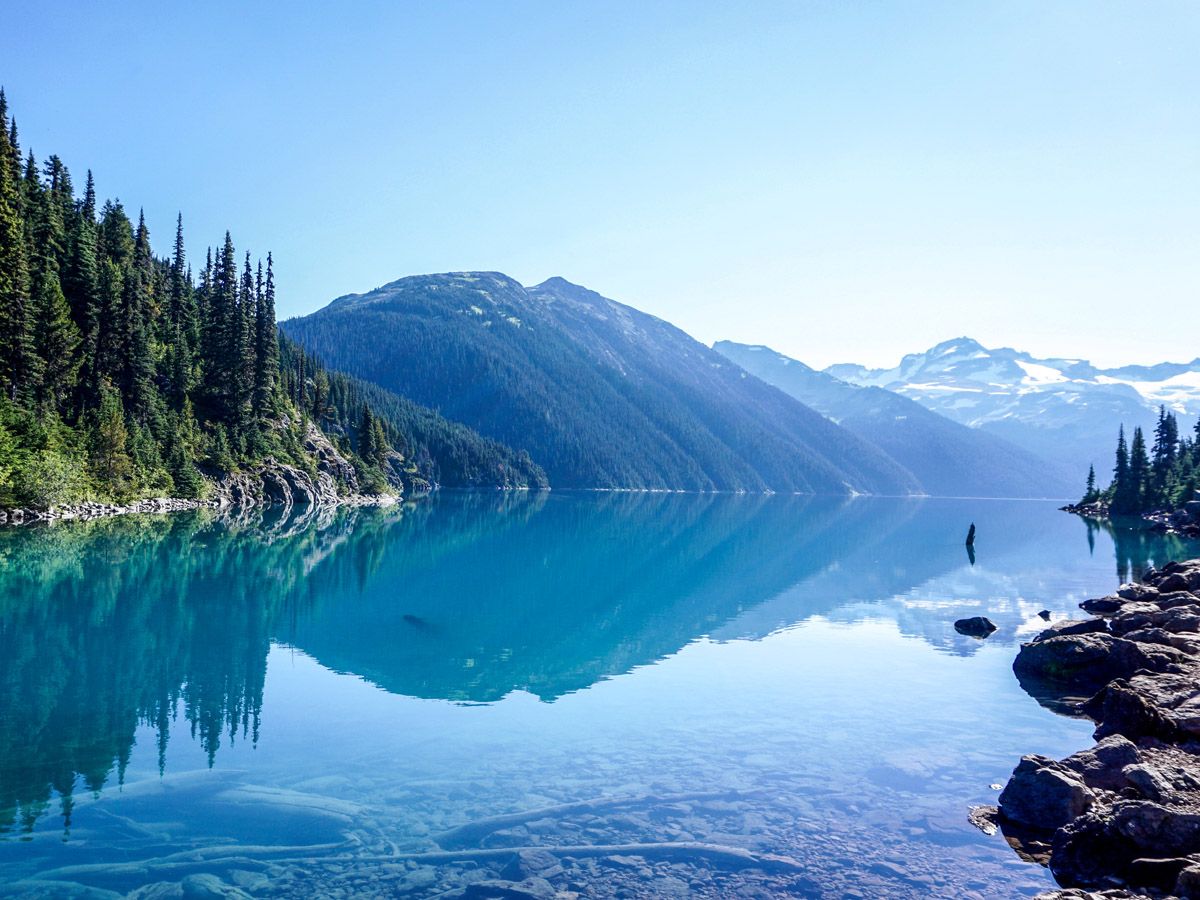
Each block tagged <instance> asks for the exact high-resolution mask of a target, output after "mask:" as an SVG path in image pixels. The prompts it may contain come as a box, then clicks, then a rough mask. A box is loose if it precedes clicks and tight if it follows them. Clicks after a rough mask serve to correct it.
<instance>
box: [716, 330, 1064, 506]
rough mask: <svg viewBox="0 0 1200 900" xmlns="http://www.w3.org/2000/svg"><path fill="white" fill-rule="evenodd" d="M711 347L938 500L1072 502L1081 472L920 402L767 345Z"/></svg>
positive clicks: (720, 343)
mask: <svg viewBox="0 0 1200 900" xmlns="http://www.w3.org/2000/svg"><path fill="white" fill-rule="evenodd" d="M713 349H714V350H716V351H717V352H718V353H720V354H721V355H722V356H725V357H727V358H728V359H730V360H731V361H733V362H735V363H737V364H738V365H739V366H741V367H742V368H743V369H745V370H746V371H747V372H750V373H751V374H752V375H757V376H758V377H759V378H761V379H762V380H763V381H765V382H767V384H773V385H775V387H777V388H779V389H780V390H781V391H783V392H785V393H787V394H790V395H791V396H793V397H795V398H796V399H797V400H799V401H800V402H801V403H804V404H806V405H808V406H811V407H812V408H813V409H815V410H817V411H818V412H821V413H824V414H825V415H827V416H829V417H830V418H831V419H833V420H834V421H835V422H837V423H838V424H839V425H841V426H842V427H843V428H845V429H847V430H848V431H851V432H853V433H854V434H856V435H858V436H859V437H860V438H862V439H863V440H864V441H868V442H870V443H872V444H874V445H875V446H876V447H878V448H879V449H880V450H882V451H883V452H884V453H886V454H888V455H889V456H890V457H891V458H892V459H894V460H896V461H897V462H898V463H900V464H901V465H902V466H904V467H905V468H906V469H908V470H909V471H910V472H912V473H913V474H915V475H916V476H917V478H918V479H920V481H921V485H922V487H923V488H924V489H925V491H926V492H927V493H929V494H933V495H935V496H940V497H1074V496H1075V495H1076V494H1077V493H1078V492H1079V485H1078V484H1077V483H1076V482H1077V481H1078V480H1079V477H1078V476H1079V473H1078V472H1077V471H1076V470H1074V469H1068V468H1067V467H1065V466H1059V465H1056V464H1053V463H1048V462H1046V461H1045V460H1043V459H1041V458H1039V457H1037V456H1035V455H1034V454H1032V453H1030V452H1029V451H1027V450H1024V449H1022V448H1020V447H1017V446H1016V445H1015V444H1010V443H1009V442H1007V441H1005V440H1003V439H1002V438H999V437H996V436H995V435H992V434H989V433H987V432H985V431H981V430H978V429H973V428H968V427H967V426H966V425H962V424H960V423H958V422H954V421H951V420H950V419H948V418H946V417H945V416H942V415H939V414H938V413H935V412H933V411H931V410H929V409H926V408H925V407H924V406H922V405H921V404H919V403H917V402H916V401H915V400H910V399H908V398H907V397H903V396H901V395H900V394H896V393H893V392H891V391H888V390H884V389H883V388H879V387H860V386H859V385H854V384H850V383H849V382H847V381H842V380H841V379H839V378H835V377H834V376H832V375H829V374H826V373H825V372H818V371H816V370H815V369H812V368H810V367H809V366H806V365H805V364H804V363H802V362H799V361H798V360H795V359H789V358H788V357H786V356H784V355H783V354H781V353H777V352H775V351H774V350H771V349H770V348H769V347H763V346H751V345H747V344H737V343H734V342H733V341H719V342H718V343H716V344H714V345H713Z"/></svg>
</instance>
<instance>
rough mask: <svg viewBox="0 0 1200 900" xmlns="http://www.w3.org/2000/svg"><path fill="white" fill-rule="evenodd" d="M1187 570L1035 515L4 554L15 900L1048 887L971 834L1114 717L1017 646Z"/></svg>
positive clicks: (808, 504) (804, 509) (391, 526)
mask: <svg viewBox="0 0 1200 900" xmlns="http://www.w3.org/2000/svg"><path fill="white" fill-rule="evenodd" d="M971 521H974V522H975V523H976V524H977V526H978V529H979V538H978V542H977V554H978V555H977V559H976V560H975V562H974V564H972V563H971V561H970V560H968V558H967V556H966V552H965V550H964V547H963V546H962V539H963V535H964V533H965V531H966V527H967V525H968V524H969V523H970V522H971ZM1196 552H1197V550H1196V547H1195V546H1193V545H1189V544H1187V543H1185V542H1181V541H1179V540H1177V539H1174V538H1166V537H1161V536H1151V535H1146V534H1139V533H1136V532H1131V531H1118V532H1112V531H1110V530H1102V529H1099V528H1096V527H1095V526H1091V527H1089V526H1088V525H1087V524H1086V523H1085V522H1083V521H1082V520H1080V519H1078V518H1074V517H1071V516H1068V515H1066V514H1064V513H1061V512H1058V511H1057V510H1056V509H1055V508H1054V505H1053V504H1049V503H1038V502H1026V501H965V500H956V501H940V500H881V499H856V500H851V501H843V500H832V499H820V498H797V497H753V496H679V495H571V494H558V493H556V494H552V495H549V496H502V495H491V494H487V495H484V494H473V495H472V494H468V495H454V494H444V495H442V496H439V497H436V498H434V499H431V500H429V501H424V502H421V503H419V504H416V505H410V506H405V507H403V508H394V509H385V510H370V509H363V510H359V509H344V510H338V511H333V512H322V513H319V514H315V515H300V516H290V517H280V516H279V515H278V514H275V515H271V514H267V515H266V516H263V515H262V514H247V515H245V516H242V517H234V518H223V517H219V516H216V515H214V514H212V513H210V512H198V513H195V514H184V515H176V516H172V517H150V518H147V517H136V518H135V517H127V518H122V519H112V520H104V521H98V522H92V523H74V524H72V523H66V524H63V525H59V526H56V527H52V528H42V529H8V530H0V894H18V895H31V896H39V895H40V896H48V897H49V896H69V895H76V896H97V897H99V896H112V895H113V894H114V893H115V894H127V893H134V894H135V895H136V896H139V897H146V898H148V897H175V896H185V895H186V896H213V897H215V896H222V895H223V896H245V895H249V896H278V895H288V896H320V895H332V896H417V897H420V896H439V895H443V894H446V892H451V893H449V894H448V896H455V895H456V892H459V891H461V890H462V889H464V888H468V891H467V893H468V895H469V896H479V897H487V896H500V895H501V893H500V890H501V889H500V888H498V887H496V886H495V885H494V884H490V883H491V882H493V881H495V880H497V879H503V880H506V881H523V883H524V886H525V887H524V889H525V890H527V891H528V892H529V894H528V895H529V896H554V894H555V892H559V894H560V896H564V897H565V896H570V893H571V892H573V893H576V894H579V895H580V896H588V897H590V896H601V897H603V896H627V897H636V896H704V895H707V896H764V897H765V896H778V895H785V894H787V895H796V896H814V897H856V896H857V897H877V896H894V897H906V896H944V897H1007V896H1029V895H1032V894H1035V893H1037V892H1038V891H1039V890H1044V889H1045V888H1046V887H1047V886H1049V885H1050V883H1051V882H1050V879H1049V876H1048V875H1046V873H1045V872H1044V870H1042V869H1040V868H1039V867H1037V866H1036V865H1031V864H1029V863H1025V862H1022V861H1021V860H1020V859H1018V858H1017V856H1016V855H1015V854H1014V853H1013V851H1012V850H1011V849H1010V848H1009V847H1008V845H1007V844H1005V843H1004V841H1003V840H1002V839H1001V838H1000V837H998V836H997V837H988V836H985V835H984V834H982V833H980V832H979V831H976V830H975V829H973V828H972V827H971V826H970V825H969V824H968V823H967V820H966V812H967V809H968V807H969V806H970V805H973V804H980V803H990V802H995V797H996V790H995V789H994V788H993V787H992V785H995V784H997V783H1000V782H1003V781H1004V780H1005V779H1006V778H1007V776H1008V774H1009V772H1010V771H1011V769H1012V767H1013V765H1014V764H1015V763H1016V761H1017V759H1018V758H1019V757H1020V756H1021V754H1023V753H1030V752H1039V753H1046V754H1049V755H1052V756H1060V755H1064V754H1067V753H1069V752H1072V751H1074V750H1076V749H1079V748H1080V747H1082V746H1084V745H1086V744H1087V743H1088V741H1089V735H1090V731H1091V729H1090V726H1089V725H1088V723H1086V722H1080V721H1076V720H1071V719H1067V718H1062V717H1060V716H1056V715H1054V714H1053V713H1051V712H1049V711H1047V710H1045V709H1043V708H1041V707H1040V706H1038V704H1037V703H1036V702H1035V701H1034V700H1032V699H1031V698H1030V697H1029V696H1027V695H1026V694H1025V693H1023V692H1022V690H1021V689H1020V687H1019V686H1018V685H1017V683H1016V680H1015V679H1014V677H1013V675H1012V671H1011V668H1010V666H1011V662H1012V658H1013V655H1014V653H1015V650H1016V645H1017V643H1018V642H1019V641H1020V640H1022V639H1024V638H1025V637H1026V636H1028V635H1031V634H1033V633H1035V632H1036V631H1037V630H1038V629H1039V628H1040V627H1042V624H1043V623H1042V620H1041V619H1040V618H1038V616H1037V613H1038V611H1039V610H1041V609H1043V608H1045V609H1049V610H1050V611H1051V612H1052V613H1053V615H1054V617H1056V618H1058V617H1062V616H1066V615H1076V614H1077V610H1076V608H1075V607H1076V604H1077V603H1078V602H1079V601H1081V600H1083V599H1086V598H1087V597H1089V596H1096V595H1099V594H1101V593H1105V592H1107V591H1109V590H1111V589H1112V588H1113V587H1114V586H1115V585H1116V584H1117V583H1118V582H1119V581H1120V580H1122V579H1124V578H1127V577H1128V576H1129V573H1130V572H1131V571H1134V572H1136V571H1138V570H1140V568H1141V567H1143V566H1144V565H1145V564H1147V562H1149V561H1154V562H1158V563H1161V562H1163V561H1165V560H1166V559H1169V558H1177V557H1184V556H1188V555H1196ZM980 614H986V615H987V616H989V617H990V618H991V619H992V620H993V621H995V622H996V623H997V624H998V625H999V630H998V631H997V632H996V634H995V635H993V636H992V637H991V638H990V639H989V640H987V641H986V642H980V641H976V640H973V639H970V638H966V637H963V636H960V635H958V634H956V633H955V631H954V629H953V624H952V623H953V621H954V620H955V619H956V618H960V617H963V616H967V615H980ZM464 826H466V827H464ZM510 848H550V849H551V850H554V851H555V852H553V853H552V854H548V853H545V852H541V853H539V852H536V850H535V851H533V852H526V853H525V854H524V855H523V856H518V855H517V854H515V853H514V852H512V851H511V850H510ZM555 848H566V849H557V850H556V849H555ZM597 848H599V849H597ZM745 851H749V854H753V855H747V854H746V853H745ZM431 853H438V854H441V855H440V856H430V855H429V854H431ZM739 853H740V854H741V855H739ZM531 876H536V877H532V880H530V878H531ZM540 878H544V879H545V880H544V881H542V880H539V879H540ZM510 896H513V895H511V894H510Z"/></svg>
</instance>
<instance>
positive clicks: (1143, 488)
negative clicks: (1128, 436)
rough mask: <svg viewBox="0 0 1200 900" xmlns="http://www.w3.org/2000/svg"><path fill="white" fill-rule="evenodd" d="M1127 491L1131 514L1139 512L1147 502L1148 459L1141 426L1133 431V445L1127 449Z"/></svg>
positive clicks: (1148, 483) (1148, 481) (1148, 485)
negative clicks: (1129, 484)
mask: <svg viewBox="0 0 1200 900" xmlns="http://www.w3.org/2000/svg"><path fill="white" fill-rule="evenodd" d="M1129 480H1130V482H1131V487H1130V489H1129V496H1130V500H1131V502H1132V504H1133V506H1132V508H1131V510H1130V511H1131V512H1141V511H1142V510H1143V509H1145V508H1146V505H1147V502H1148V500H1149V490H1148V489H1149V488H1150V457H1149V456H1148V455H1147V453H1146V438H1145V436H1144V435H1143V434H1142V429H1141V426H1139V427H1137V428H1135V429H1134V430H1133V443H1132V444H1131V445H1130V449H1129Z"/></svg>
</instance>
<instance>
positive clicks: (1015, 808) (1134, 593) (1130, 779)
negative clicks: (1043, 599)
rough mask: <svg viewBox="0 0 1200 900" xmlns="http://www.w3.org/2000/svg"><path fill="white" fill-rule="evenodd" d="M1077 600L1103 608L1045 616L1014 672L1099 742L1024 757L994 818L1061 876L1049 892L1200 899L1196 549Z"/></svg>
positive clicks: (1199, 580) (1199, 575)
mask: <svg viewBox="0 0 1200 900" xmlns="http://www.w3.org/2000/svg"><path fill="white" fill-rule="evenodd" d="M1081 606H1082V607H1083V608H1084V609H1085V610H1087V611H1088V612H1091V613H1092V614H1093V615H1094V616H1095V618H1091V619H1084V620H1076V621H1064V622H1058V623H1055V624H1054V625H1052V626H1051V627H1049V628H1047V629H1046V630H1044V631H1043V632H1041V634H1039V635H1038V636H1037V637H1036V638H1034V639H1033V640H1032V641H1030V642H1029V643H1026V644H1023V645H1022V647H1021V650H1020V652H1019V653H1018V654H1017V658H1016V661H1015V662H1014V663H1013V670H1014V671H1015V673H1016V674H1017V677H1018V678H1019V679H1020V681H1021V684H1022V686H1024V687H1025V688H1026V690H1028V691H1029V692H1030V693H1031V694H1033V695H1034V696H1035V697H1037V698H1038V700H1039V701H1040V702H1042V703H1043V704H1045V705H1047V706H1050V707H1051V708H1054V709H1056V710H1060V711H1063V710H1065V711H1068V712H1071V713H1073V714H1075V715H1079V716H1084V717H1087V718H1090V719H1091V720H1092V721H1093V722H1095V723H1096V730H1095V737H1096V740H1097V743H1096V745H1095V746H1094V747H1092V748H1090V749H1087V750H1081V751H1080V752H1078V753H1075V754H1072V755H1071V756H1069V757H1067V758H1066V759H1063V760H1053V759H1050V758H1048V757H1045V756H1036V755H1033V756H1025V757H1023V758H1022V759H1021V762H1020V764H1019V765H1018V766H1017V767H1016V769H1015V770H1014V771H1013V774H1012V777H1011V778H1010V779H1009V781H1008V784H1007V785H1006V786H1005V788H1004V790H1003V792H1002V793H1001V794H1000V799H999V807H998V809H997V808H993V809H992V810H991V812H992V814H993V820H994V821H995V822H996V823H997V824H998V825H999V827H1000V829H1001V830H1002V831H1003V832H1004V835H1005V837H1006V838H1007V839H1008V841H1009V843H1010V844H1012V845H1013V847H1014V849H1016V850H1017V852H1018V853H1021V854H1022V855H1023V856H1025V855H1027V856H1029V858H1032V859H1038V860H1039V861H1043V860H1044V861H1045V862H1046V864H1048V865H1049V868H1050V871H1051V872H1052V873H1053V875H1054V877H1055V879H1056V880H1057V881H1058V882H1059V884H1061V885H1063V887H1064V888H1065V890H1063V891H1060V892H1056V893H1053V894H1048V895H1043V896H1045V897H1056V898H1061V900H1066V898H1073V897H1081V898H1082V897H1135V896H1140V897H1145V896H1151V897H1168V896H1172V897H1184V898H1188V897H1196V898H1200V559H1197V560H1191V561H1188V562H1173V563H1169V564H1167V565H1166V566H1164V567H1163V568H1162V569H1161V570H1155V569H1151V570H1149V571H1147V572H1146V573H1145V575H1144V576H1143V579H1142V581H1141V582H1139V583H1136V584H1126V585H1122V587H1121V588H1120V589H1118V590H1117V592H1116V593H1115V594H1112V595H1110V596H1107V597H1101V598H1098V599H1096V600H1089V601H1086V602H1085V603H1083V604H1081ZM971 820H972V821H973V822H976V821H988V818H987V814H986V813H984V814H982V815H981V814H980V812H979V811H977V810H973V811H972V813H971ZM1089 891H1090V892H1089Z"/></svg>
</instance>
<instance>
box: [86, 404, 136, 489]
mask: <svg viewBox="0 0 1200 900" xmlns="http://www.w3.org/2000/svg"><path fill="white" fill-rule="evenodd" d="M128 440H129V436H128V432H127V431H126V428H125V411H124V409H123V408H122V404H121V396H120V394H118V393H117V391H116V390H114V389H113V387H112V386H111V385H109V384H104V385H103V386H102V387H101V390H100V407H99V409H97V410H96V412H95V414H94V416H93V420H92V428H91V439H90V441H89V450H90V453H91V459H92V468H93V470H94V471H95V473H96V474H97V476H98V477H99V478H100V479H101V480H102V481H103V482H104V483H105V484H106V485H111V486H114V487H116V488H118V492H119V491H120V489H122V488H123V487H124V485H125V483H126V482H127V481H128V479H129V476H130V475H131V474H132V472H133V461H132V460H131V459H130V458H129V453H128Z"/></svg>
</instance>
